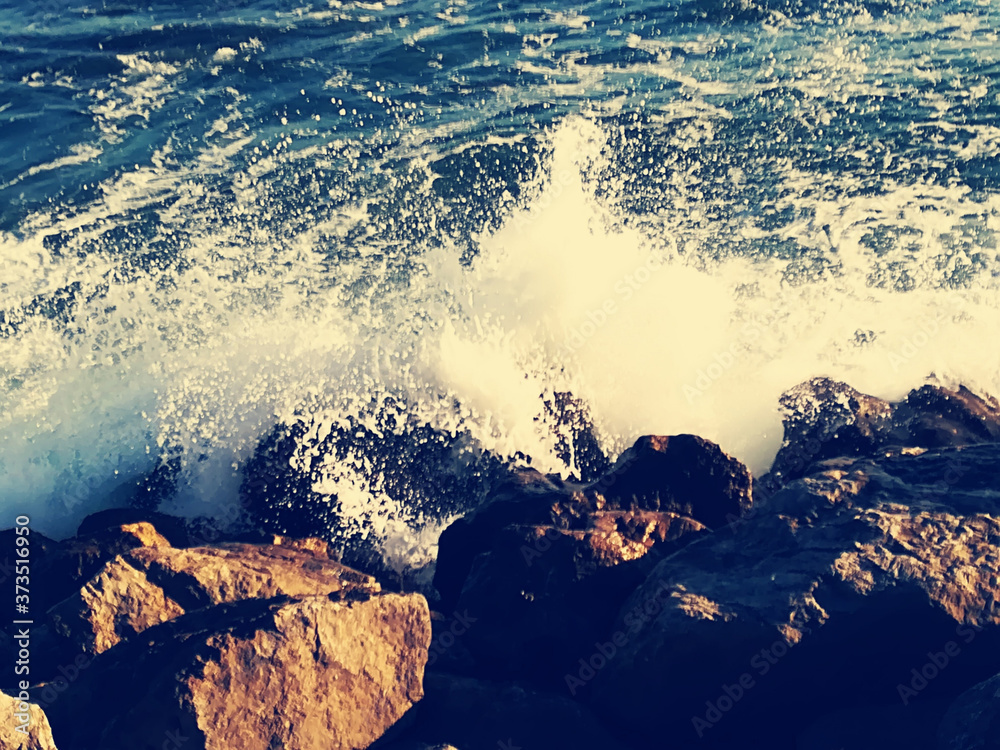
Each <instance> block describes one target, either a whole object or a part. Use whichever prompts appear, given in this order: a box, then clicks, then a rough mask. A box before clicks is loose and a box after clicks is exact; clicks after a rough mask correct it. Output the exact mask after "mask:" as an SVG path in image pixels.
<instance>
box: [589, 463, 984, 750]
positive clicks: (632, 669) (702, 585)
mask: <svg viewBox="0 0 1000 750" xmlns="http://www.w3.org/2000/svg"><path fill="white" fill-rule="evenodd" d="M912 453H919V455H912ZM998 463H1000V446H998V445H996V444H986V445H977V446H970V447H967V448H963V449H939V450H936V451H926V452H920V451H915V452H909V454H908V452H905V451H904V452H900V453H899V454H898V455H893V456H890V457H883V458H879V459H834V460H831V461H828V462H825V463H821V464H819V465H817V467H815V468H816V471H817V473H816V474H814V475H812V476H810V477H807V478H805V479H801V480H798V481H796V482H793V483H791V484H790V485H789V486H788V487H786V488H785V489H784V490H782V491H781V492H779V493H777V494H776V495H774V496H773V497H771V498H769V499H768V500H767V501H765V502H763V503H761V504H759V505H755V508H754V512H753V513H752V514H751V515H750V516H749V517H747V518H745V519H744V520H743V521H742V522H741V523H739V524H735V525H734V526H732V527H731V528H730V529H728V530H724V531H720V532H716V533H715V534H712V535H709V536H705V537H703V538H701V539H698V540H696V541H695V542H693V543H692V544H690V545H688V546H687V547H685V548H684V549H682V550H681V551H679V552H677V553H676V554H675V555H673V556H671V557H670V558H668V559H666V560H664V561H663V562H660V563H659V564H658V565H657V567H656V568H655V569H654V570H653V572H652V573H651V574H650V576H649V578H648V579H647V580H646V581H645V582H644V583H643V585H642V586H640V587H639V588H638V589H637V590H636V591H635V592H634V593H633V594H632V595H631V596H630V597H629V599H628V600H627V601H626V603H625V605H624V606H623V607H622V611H621V613H620V614H619V618H618V621H617V623H616V627H618V628H620V629H621V630H622V631H623V632H625V633H626V638H625V641H626V642H625V643H624V645H623V646H622V647H621V648H620V649H618V652H617V653H616V655H615V656H614V658H613V659H610V660H608V664H607V665H606V666H604V667H603V668H602V669H599V670H594V671H596V675H595V677H594V679H593V686H594V693H593V701H594V704H595V705H597V706H601V707H602V709H606V710H608V711H609V712H610V713H611V714H612V715H613V716H615V717H617V719H618V720H620V721H622V722H626V721H627V720H628V717H631V716H635V715H636V714H639V715H642V714H643V713H645V712H650V713H651V714H652V713H653V712H655V714H656V715H657V717H658V723H657V725H656V729H655V732H654V733H650V732H649V731H647V730H646V729H645V728H643V727H638V731H636V735H637V737H638V738H639V739H640V740H642V741H646V742H648V741H652V740H653V738H654V737H659V736H662V735H663V733H664V732H665V733H667V734H668V735H670V736H671V737H674V738H676V739H677V741H678V742H697V743H701V744H707V745H712V746H715V745H718V746H726V745H727V743H732V742H734V741H736V740H737V739H740V740H745V739H746V738H748V737H752V738H754V741H755V742H758V743H778V744H780V743H788V742H790V741H791V738H793V737H794V736H795V734H796V733H797V732H799V731H801V730H802V729H803V728H804V727H805V726H806V725H808V724H810V723H812V722H814V721H816V720H817V719H818V718H819V717H820V716H822V715H825V714H829V713H831V712H834V711H836V710H839V709H842V708H846V707H849V706H856V705H866V704H869V703H870V704H880V703H889V702H892V701H894V700H902V699H903V698H904V697H905V698H907V705H911V704H912V705H913V706H914V710H917V711H919V710H920V709H919V704H920V702H921V701H924V700H936V699H940V698H941V697H942V696H947V695H954V694H957V692H959V691H960V690H961V689H964V686H967V685H968V684H971V683H970V680H974V678H976V677H977V676H979V679H982V676H983V673H984V671H985V670H992V671H993V672H996V671H1000V652H998V651H997V647H998V645H1000V638H998V628H997V624H998V623H1000V606H998V604H997V602H998V601H1000V583H998V582H1000V552H998V546H997V545H998V543H1000V521H998V520H997V518H998V517H1000V516H998V515H997V514H998V512H1000V487H997V483H996V474H995V471H996V468H995V467H996V466H997V465H998ZM651 602H655V603H656V604H657V605H660V606H658V607H653V609H652V611H651V616H649V617H646V618H636V617H635V613H636V611H644V604H647V603H651ZM630 616H631V621H630ZM948 644H953V645H951V646H949V645H948ZM956 649H957V652H956V653H959V654H960V657H959V656H954V655H953V656H951V657H949V659H950V661H949V666H948V669H947V670H944V669H940V670H938V671H939V672H940V674H936V675H935V677H936V678H935V679H934V680H933V681H931V682H930V683H929V684H927V685H923V686H920V685H919V684H918V685H917V687H918V688H919V689H916V690H914V693H913V695H910V694H909V693H907V692H906V690H904V689H902V688H901V686H902V687H903V688H906V689H913V688H911V687H910V686H909V685H910V680H911V676H912V674H913V672H912V670H913V669H917V670H919V669H920V668H921V667H922V666H923V665H924V664H925V662H927V660H928V659H929V658H930V657H929V656H928V653H933V654H938V653H939V652H944V651H946V650H949V651H956ZM935 658H936V657H935ZM990 673H991V672H988V671H987V672H986V674H990ZM910 699H912V700H910ZM631 727H632V728H633V731H635V729H636V725H634V724H632V725H631Z"/></svg>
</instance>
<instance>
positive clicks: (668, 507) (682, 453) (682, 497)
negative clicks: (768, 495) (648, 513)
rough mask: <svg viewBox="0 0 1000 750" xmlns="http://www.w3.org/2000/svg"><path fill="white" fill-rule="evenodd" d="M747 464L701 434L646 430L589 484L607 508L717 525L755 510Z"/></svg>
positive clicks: (714, 526)
mask: <svg viewBox="0 0 1000 750" xmlns="http://www.w3.org/2000/svg"><path fill="white" fill-rule="evenodd" d="M751 485H752V479H751V477H750V472H749V471H748V470H747V468H746V467H745V466H744V465H743V464H742V463H740V462H739V461H737V460H736V459H735V458H732V457H731V456H729V455H727V454H726V453H724V452H723V451H722V449H721V448H719V446H718V445H716V444H715V443H713V442H711V441H710V440H705V439H704V438H700V437H698V436H697V435H673V436H671V437H664V436H661V435H646V436H645V437H641V438H639V439H638V440H637V441H636V442H635V445H633V446H632V447H631V448H629V449H628V450H627V451H625V452H624V453H623V454H622V455H621V456H620V457H619V458H618V461H616V462H615V465H614V467H612V469H611V471H610V473H609V474H608V475H606V476H605V478H604V479H602V480H599V481H598V482H596V483H594V485H591V486H590V487H588V491H589V492H591V493H593V494H594V495H595V496H599V497H603V498H604V500H605V504H606V506H607V507H612V508H623V509H632V508H634V509H641V510H653V511H664V512H669V513H675V514H678V515H682V516H687V517H689V518H693V519H694V520H696V521H698V522H699V523H701V524H704V525H705V526H706V527H708V528H710V529H717V528H721V527H723V526H725V525H726V524H728V523H731V522H732V521H734V520H735V519H738V518H740V517H741V516H742V515H743V514H745V513H746V512H747V511H749V510H750V506H751V503H752V497H751Z"/></svg>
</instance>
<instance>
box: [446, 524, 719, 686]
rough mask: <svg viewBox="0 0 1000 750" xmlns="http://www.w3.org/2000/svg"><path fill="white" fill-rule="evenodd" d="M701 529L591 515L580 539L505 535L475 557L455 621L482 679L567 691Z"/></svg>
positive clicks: (513, 530)
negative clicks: (641, 591)
mask: <svg viewBox="0 0 1000 750" xmlns="http://www.w3.org/2000/svg"><path fill="white" fill-rule="evenodd" d="M700 533H705V527H704V526H702V525H701V524H700V523H698V522H697V521H694V520H692V519H690V518H687V517H685V516H677V515H674V514H671V513H658V512H653V511H641V510H636V511H627V510H611V511H595V512H593V513H592V514H591V515H590V517H589V519H588V527H587V528H585V529H562V528H557V527H555V526H507V527H505V528H504V529H503V530H502V531H501V532H500V533H499V534H498V536H497V538H496V539H495V540H494V544H493V547H492V548H491V549H490V550H489V551H488V552H486V553H484V554H481V555H479V556H478V557H477V558H476V561H475V563H474V564H473V566H472V570H471V572H470V574H469V577H468V579H467V580H466V582H465V586H464V588H463V590H462V594H461V596H460V597H459V600H458V603H457V605H456V607H455V610H456V612H459V613H462V615H463V616H464V617H467V618H471V619H473V620H474V624H472V625H470V627H469V629H468V632H467V633H465V634H463V636H462V641H461V642H462V645H463V646H465V647H467V648H468V649H469V651H470V653H471V654H472V656H473V658H474V659H475V660H476V664H477V667H478V670H479V671H478V673H479V674H485V675H491V676H496V677H500V678H511V679H512V678H515V677H516V678H518V679H523V680H531V681H534V682H536V683H540V684H544V685H546V686H548V687H551V688H554V689H565V688H566V677H567V675H569V674H571V673H572V672H575V671H576V663H577V661H578V660H579V659H580V658H581V657H586V656H589V655H590V654H591V653H593V652H594V651H595V649H596V648H597V647H598V646H599V644H600V643H601V642H603V641H604V640H606V638H607V636H608V634H609V633H610V632H611V630H612V625H613V624H614V619H615V613H617V611H618V609H619V608H620V607H621V605H622V603H623V602H624V601H625V598H626V597H627V596H628V595H629V593H630V592H631V591H633V590H634V589H635V588H636V586H638V585H639V584H640V583H642V581H643V580H644V579H645V578H646V576H647V575H648V573H649V571H650V570H651V569H652V568H653V566H654V565H655V564H656V563H657V562H658V561H659V560H660V559H661V558H662V557H663V555H666V554H669V553H670V552H672V551H674V550H675V549H677V548H678V547H680V546H683V545H684V544H687V543H688V542H690V541H691V539H694V538H695V537H696V536H697V535H698V534H700Z"/></svg>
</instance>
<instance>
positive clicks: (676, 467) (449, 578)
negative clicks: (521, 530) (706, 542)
mask: <svg viewBox="0 0 1000 750" xmlns="http://www.w3.org/2000/svg"><path fill="white" fill-rule="evenodd" d="M751 487H752V479H751V477H750V472H749V471H748V470H747V468H746V467H745V466H743V464H741V463H740V462H739V461H737V460H736V459H733V458H731V457H730V456H728V455H726V454H725V453H723V451H722V450H721V449H720V448H719V447H718V446H717V445H715V444H714V443H712V442H710V441H708V440H704V439H702V438H699V437H696V436H694V435H676V436H673V437H662V436H646V437H642V438H640V439H639V440H638V441H636V443H635V445H633V446H632V447H631V448H629V449H628V450H627V451H625V452H624V453H623V454H622V456H621V457H619V459H618V461H616V462H615V465H614V466H613V467H612V468H611V469H610V470H609V471H608V472H607V473H606V474H605V475H604V476H603V477H602V478H601V479H599V480H597V481H596V482H591V483H589V484H583V485H581V484H576V483H572V482H563V481H561V480H559V479H558V478H556V477H546V476H543V475H542V474H540V473H539V472H537V471H534V470H530V469H529V470H520V471H517V472H514V473H512V475H511V476H510V478H509V479H508V480H506V481H505V482H504V483H502V484H501V485H499V487H498V489H497V490H496V491H495V492H494V493H493V494H492V495H491V496H490V498H489V499H488V500H487V501H486V502H485V503H483V505H482V506H481V507H480V508H478V509H477V510H476V511H475V512H473V513H470V514H468V515H466V516H464V517H463V518H460V519H458V520H456V521H455V522H454V523H452V524H451V525H450V526H449V527H448V528H447V529H445V530H444V532H443V533H442V534H441V538H440V541H439V545H438V562H437V569H436V571H435V575H434V586H435V587H436V588H437V590H438V593H439V594H440V595H441V600H442V606H444V607H448V606H453V605H454V603H455V602H456V601H457V598H458V595H459V593H460V591H461V588H462V586H463V584H464V582H465V580H466V578H467V576H468V574H469V571H470V570H471V568H472V563H473V560H474V558H475V557H476V555H478V554H480V553H482V552H484V551H486V550H489V549H491V548H492V546H493V545H494V543H495V541H496V539H497V537H498V535H499V533H500V532H501V531H502V530H503V529H504V528H506V527H507V526H511V525H520V526H543V527H544V526H553V527H555V528H564V529H570V528H572V529H578V530H581V529H586V528H588V526H589V525H590V524H591V521H590V517H591V514H593V513H594V512H604V511H612V510H625V511H630V512H634V511H640V512H641V511H652V512H663V513H668V514H671V515H672V516H684V517H688V518H691V519H693V520H694V521H697V522H698V524H699V526H702V527H706V528H718V527H721V526H724V525H726V524H728V523H731V522H732V521H734V520H737V519H738V518H740V517H741V516H742V515H744V514H745V513H747V512H748V511H749V509H750V507H751V505H752V489H751ZM615 523H619V521H617V520H616V521H615Z"/></svg>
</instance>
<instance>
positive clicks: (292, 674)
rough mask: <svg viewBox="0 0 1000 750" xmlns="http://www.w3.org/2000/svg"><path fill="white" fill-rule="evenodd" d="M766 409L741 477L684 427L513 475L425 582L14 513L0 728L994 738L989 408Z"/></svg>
mask: <svg viewBox="0 0 1000 750" xmlns="http://www.w3.org/2000/svg"><path fill="white" fill-rule="evenodd" d="M781 406H782V408H783V410H784V412H785V440H784V443H783V445H782V448H781V450H780V451H779V453H778V456H777V458H776V460H775V462H774V466H773V467H772V470H771V472H770V473H769V474H768V475H766V476H764V477H760V478H757V479H755V478H753V477H751V475H750V472H749V471H748V470H747V468H746V467H745V466H743V465H742V464H741V463H740V462H739V461H737V460H735V459H733V458H732V457H730V456H728V455H727V454H726V453H724V451H723V450H722V448H720V447H719V446H717V445H715V444H714V443H711V442H710V441H707V440H704V439H702V438H699V437H696V436H691V435H677V436H671V437H663V436H645V437H642V438H640V439H639V440H638V441H637V442H636V443H635V445H634V446H633V447H632V448H630V449H629V450H628V451H626V452H625V453H624V454H623V455H622V456H621V457H619V459H618V461H617V462H616V463H615V464H614V465H613V466H610V467H609V468H607V469H606V470H605V471H604V472H603V474H602V475H601V476H599V477H598V478H596V479H595V480H594V481H590V482H586V483H584V482H579V483H577V482H570V481H564V480H561V479H559V478H558V477H553V476H546V475H543V474H540V473H539V472H537V471H534V470H530V469H521V470H516V471H510V472H508V474H507V475H506V476H505V477H504V479H503V481H501V482H499V483H498V484H497V485H496V486H495V487H493V489H492V491H491V492H490V494H489V496H488V497H487V498H486V500H485V501H484V502H483V503H482V504H481V505H479V506H478V507H477V508H475V509H474V510H471V511H470V512H468V513H466V514H465V515H464V516H463V517H462V518H460V519H458V520H457V521H455V522H454V523H453V524H451V525H450V526H449V527H448V528H447V529H446V530H445V531H444V533H443V534H442V536H441V539H440V546H439V554H438V559H437V566H436V570H435V574H434V587H433V590H427V591H425V592H421V593H416V592H412V591H409V592H408V591H402V590H399V584H398V582H397V581H393V580H390V579H387V578H386V577H385V576H384V575H383V571H382V570H378V569H372V570H369V571H363V570H357V569H354V568H352V567H348V566H347V565H345V564H343V563H342V562H341V559H342V557H341V551H340V550H339V549H338V548H337V547H336V545H335V544H333V543H331V542H329V541H323V540H321V539H319V538H290V537H288V536H285V535H277V536H271V537H267V538H262V537H260V536H259V534H257V535H248V536H247V535H244V536H240V537H236V536H233V535H231V534H226V533H224V532H222V531H220V530H218V529H214V528H213V527H211V525H208V526H206V525H204V524H192V523H190V522H185V521H183V520H181V519H177V518H171V517H169V516H164V515H162V514H158V513H156V512H154V511H151V510H141V509H122V510H114V511H105V512H102V513H99V514H96V515H94V516H91V517H89V518H88V519H86V520H85V521H84V522H83V524H82V525H81V527H80V530H79V532H78V534H77V536H76V537H74V538H72V539H68V540H65V541H61V542H57V541H54V540H50V539H47V538H45V537H43V536H41V535H39V534H37V533H33V534H32V536H31V549H32V578H33V586H34V589H35V590H36V591H38V592H40V593H39V597H40V596H42V595H44V597H45V598H44V599H41V598H37V599H36V600H35V601H34V605H33V606H34V607H35V609H36V611H43V610H44V611H45V615H44V618H41V617H36V618H35V623H34V627H33V630H32V634H31V652H32V662H31V670H30V676H28V678H27V679H25V680H24V682H21V681H20V680H21V679H22V678H20V677H18V676H16V675H15V674H14V672H13V670H11V669H9V670H6V672H5V674H4V675H3V678H2V680H3V682H2V685H0V687H2V688H3V690H4V694H3V695H2V696H0V701H2V702H3V703H4V704H5V706H4V711H5V713H6V714H7V719H6V720H5V721H4V723H3V724H2V725H0V749H2V748H31V749H32V750H35V749H37V750H42V749H46V750H51V748H55V747H58V748H60V749H61V750H119V749H120V750H125V748H129V749H130V750H135V749H138V750H146V749H147V748H148V749H149V750H160V749H161V748H162V749H163V750H171V749H176V748H185V750H196V749H200V748H206V749H208V748H212V749H213V750H214V749H215V748H220V749H221V748H227V749H229V750H251V749H253V750H257V749H258V748H259V749H261V750H277V749H279V748H288V749H289V750H298V749H302V750H306V749H309V750H313V749H315V750H319V749H322V750H334V749H340V748H345V749H346V748H352V749H355V750H360V749H361V748H368V747H372V748H377V749H380V750H418V749H424V750H426V749H427V748H445V747H449V746H450V747H455V748H458V749H459V750H496V749H497V748H508V749H510V750H513V749H514V748H521V749H522V750H527V749H529V748H531V749H534V748H553V747H574V748H602V749H606V748H622V750H626V749H628V748H634V749H636V750H638V749H639V748H650V747H654V748H699V747H708V748H736V747H741V748H743V747H761V748H763V747H767V748H772V749H778V748H789V749H791V748H796V749H799V750H835V749H836V748H852V749H853V750H863V749H865V748H873V749H874V748H886V747H897V746H899V747H908V748H916V749H918V750H919V749H921V748H926V749H927V750H931V749H932V748H933V749H934V750H973V749H976V748H991V747H1000V721H997V720H995V719H994V717H996V716H997V715H998V714H1000V698H998V697H997V696H998V695H1000V692H998V688H997V682H998V680H1000V648H998V646H1000V605H998V601H1000V548H998V543H1000V404H998V402H997V401H996V400H995V399H993V398H990V397H987V396H979V395H976V394H975V393H973V392H971V391H969V390H967V389H965V388H961V389H959V390H956V391H952V390H947V389H944V388H940V387H936V386H925V387H923V388H920V389H918V390H915V391H913V392H911V393H910V394H909V396H908V397H907V398H906V399H905V400H903V401H901V402H899V403H889V402H886V401H882V400H880V399H876V398H874V397H871V396H868V395H866V394H862V393H860V392H858V391H856V390H854V389H852V388H850V387H849V386H847V385H845V384H843V383H837V382H834V381H830V380H826V379H815V380H812V381H809V382H807V383H803V384H802V385H800V386H798V387H796V388H794V389H792V390H791V391H789V392H788V393H786V394H785V396H783V398H782V403H781ZM0 535H2V536H3V537H4V544H5V547H4V549H8V550H13V549H14V544H13V541H14V535H15V531H14V530H9V531H5V532H0ZM12 619H16V618H7V622H11V621H12ZM4 628H5V631H4V632H0V653H4V656H5V662H6V663H9V664H14V663H15V662H16V660H17V657H18V652H19V643H18V636H19V634H18V632H17V630H16V626H12V625H7V624H6V623H5V624H4ZM17 715H22V716H24V715H27V716H28V717H30V718H29V720H28V721H27V722H26V724H27V728H28V734H24V733H22V732H19V731H18V730H17V727H18V725H19V721H18V720H15V719H14V717H15V716H17Z"/></svg>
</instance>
